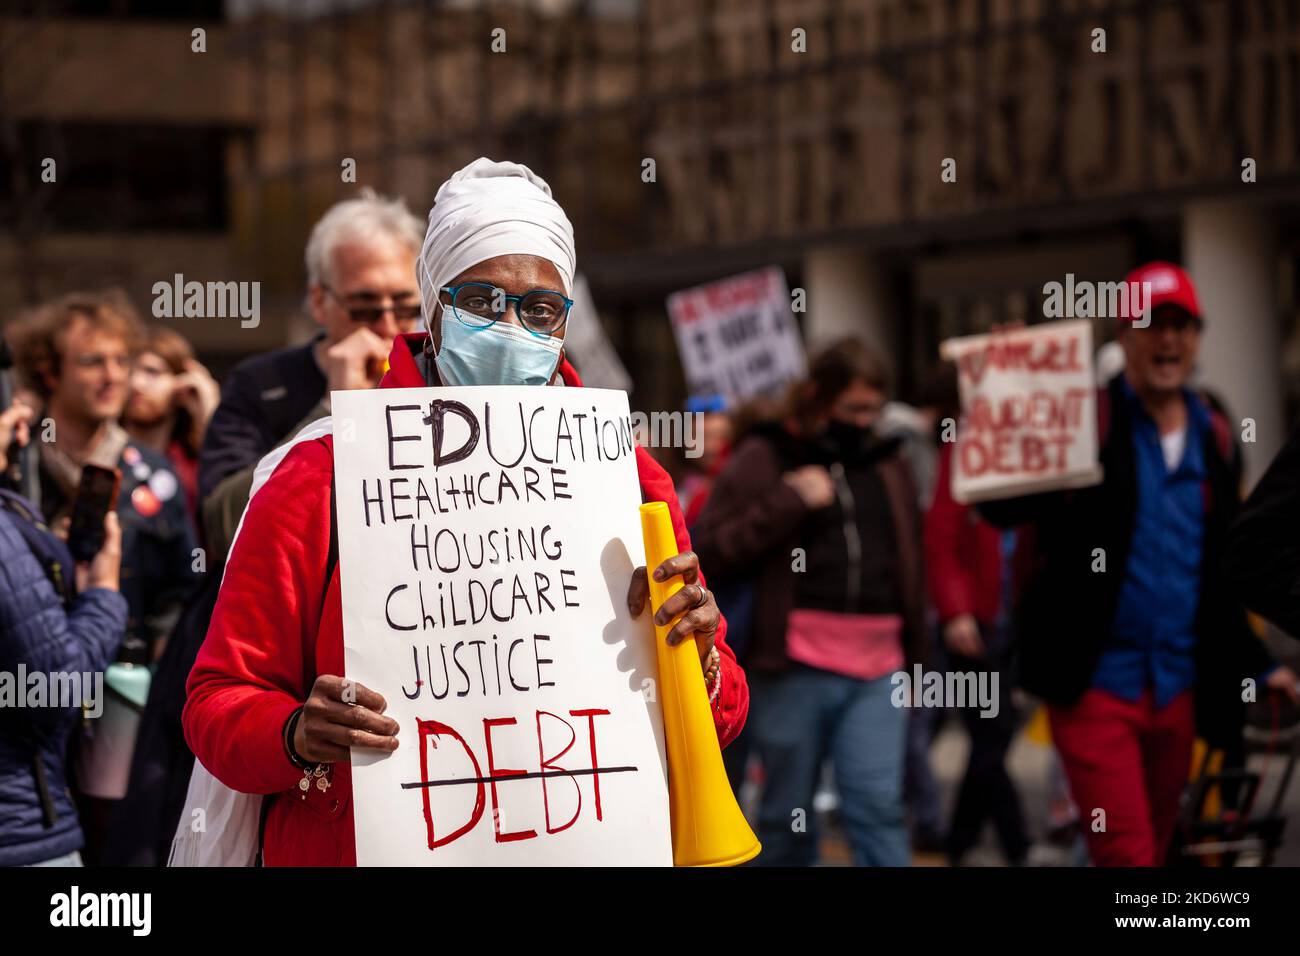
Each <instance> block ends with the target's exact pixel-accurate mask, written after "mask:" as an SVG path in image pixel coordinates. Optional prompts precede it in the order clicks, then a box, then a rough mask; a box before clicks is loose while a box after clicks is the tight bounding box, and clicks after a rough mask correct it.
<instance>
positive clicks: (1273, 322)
mask: <svg viewBox="0 0 1300 956" xmlns="http://www.w3.org/2000/svg"><path fill="white" fill-rule="evenodd" d="M1183 263H1184V265H1185V266H1186V268H1187V271H1188V272H1189V273H1190V274H1191V277H1192V281H1193V282H1194V283H1196V292H1197V295H1198V296H1199V297H1200V301H1201V310H1202V312H1204V313H1205V333H1204V335H1203V337H1202V340H1201V355H1200V366H1201V377H1200V381H1201V383H1202V384H1204V385H1205V386H1206V387H1207V388H1210V389H1212V390H1213V391H1214V392H1216V393H1217V394H1218V395H1219V396H1221V397H1222V399H1223V401H1224V403H1225V404H1226V406H1227V408H1228V411H1229V413H1231V415H1232V418H1233V420H1232V425H1233V428H1234V430H1235V431H1236V433H1237V435H1238V437H1240V435H1241V429H1242V425H1241V422H1242V419H1243V418H1252V419H1254V421H1255V442H1254V443H1253V444H1250V443H1248V444H1245V445H1243V448H1244V449H1245V467H1246V483H1247V488H1248V489H1249V488H1250V487H1253V486H1254V484H1255V481H1256V480H1257V479H1258V478H1259V476H1260V475H1262V474H1263V473H1264V470H1265V469H1266V468H1267V467H1268V464H1269V462H1271V461H1272V460H1273V456H1274V455H1275V454H1277V451H1278V449H1279V448H1281V446H1282V443H1283V442H1284V441H1285V440H1286V434H1285V428H1286V421H1285V418H1284V412H1283V403H1282V350H1281V332H1280V329H1279V326H1278V315H1277V299H1276V290H1275V282H1276V278H1275V272H1276V264H1277V246H1276V234H1275V231H1274V228H1273V223H1272V221H1271V219H1270V217H1269V215H1268V214H1267V212H1265V211H1264V210H1261V209H1259V208H1258V207H1255V206H1252V205H1249V204H1247V203H1243V202H1222V201H1217V200H1215V201H1204V202H1192V203H1189V204H1188V205H1187V207H1186V208H1185V209H1184V210H1183Z"/></svg>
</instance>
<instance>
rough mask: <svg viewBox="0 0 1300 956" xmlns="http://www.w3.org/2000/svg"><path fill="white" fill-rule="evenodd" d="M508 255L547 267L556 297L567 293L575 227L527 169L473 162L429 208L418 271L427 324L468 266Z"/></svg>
mask: <svg viewBox="0 0 1300 956" xmlns="http://www.w3.org/2000/svg"><path fill="white" fill-rule="evenodd" d="M507 255H532V256H540V257H541V258H543V259H547V260H549V261H550V262H553V263H554V264H555V268H556V269H557V270H559V273H560V278H561V279H562V280H563V282H564V288H563V289H562V290H560V291H563V292H564V293H565V295H569V294H571V291H572V289H573V273H574V271H575V269H576V266H577V263H576V259H575V256H574V251H573V226H572V225H571V224H570V223H569V219H568V217H567V216H566V215H565V214H564V210H563V209H561V208H560V204H559V203H557V202H556V201H555V200H554V199H552V198H551V187H550V186H548V185H547V184H546V180H544V179H542V177H540V176H538V175H537V174H536V173H534V172H533V171H532V170H531V169H529V168H528V167H527V166H521V165H520V164H519V163H498V162H494V161H492V160H490V159H487V158H485V157H479V158H478V159H476V160H474V162H472V163H470V164H469V165H468V166H466V167H465V168H464V169H462V170H460V171H459V172H457V173H453V174H452V177H451V178H450V179H448V180H447V181H446V182H445V183H443V184H442V186H441V187H440V188H439V189H438V195H437V196H436V197H434V200H433V208H432V209H430V210H429V231H428V232H427V233H426V234H425V237H424V248H423V249H421V250H420V261H419V265H418V267H417V269H416V273H417V277H418V279H419V282H420V297H421V299H422V300H423V302H424V315H425V321H426V322H427V321H429V320H430V319H431V318H432V317H433V316H434V314H435V313H436V309H435V303H436V302H437V301H438V290H439V289H441V288H442V287H443V286H445V285H447V284H448V283H449V282H450V281H451V280H452V279H454V278H455V277H456V276H458V275H460V274H461V273H462V272H464V271H465V270H466V269H468V268H469V267H470V266H474V265H477V264H478V263H480V262H483V261H484V260H486V259H491V258H493V257H495V256H507Z"/></svg>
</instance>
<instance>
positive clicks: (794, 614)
mask: <svg viewBox="0 0 1300 956" xmlns="http://www.w3.org/2000/svg"><path fill="white" fill-rule="evenodd" d="M902 635H903V619H902V618H901V617H899V616H898V615H897V614H837V613H835V612H834V611H814V610H810V609H808V608H796V609H795V610H793V611H791V612H790V619H789V621H788V622H787V623H786V631H785V646H786V653H787V654H788V655H789V657H790V659H791V660H795V661H798V662H799V663H801V664H807V665H809V666H810V667H819V668H821V669H822V670H828V671H833V672H834V673H836V674H844V675H845V676H848V677H857V678H859V679H861V680H875V679H876V678H877V677H883V676H884V675H885V674H889V673H892V672H894V671H896V670H898V669H899V668H901V667H902V666H903V640H902Z"/></svg>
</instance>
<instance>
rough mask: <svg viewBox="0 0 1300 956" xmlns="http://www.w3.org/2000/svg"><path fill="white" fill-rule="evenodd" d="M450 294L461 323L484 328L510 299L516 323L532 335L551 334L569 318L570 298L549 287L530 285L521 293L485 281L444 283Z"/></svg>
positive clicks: (500, 315) (498, 316) (500, 314)
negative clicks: (539, 287)
mask: <svg viewBox="0 0 1300 956" xmlns="http://www.w3.org/2000/svg"><path fill="white" fill-rule="evenodd" d="M440 291H442V292H445V293H447V295H449V296H451V308H452V314H454V315H455V316H456V318H457V319H458V320H460V322H461V323H462V324H463V325H468V326H470V327H471V328H480V329H484V328H487V327H488V326H489V325H492V324H493V323H494V322H499V321H500V320H501V319H503V318H505V314H506V309H507V308H509V306H510V304H511V303H514V306H515V315H516V316H518V318H519V324H520V325H522V326H523V327H524V328H525V329H527V330H528V331H529V332H531V333H533V334H534V335H538V336H542V335H554V334H555V333H556V332H558V331H559V330H560V329H561V328H562V327H563V326H564V323H565V322H566V321H568V318H569V310H570V309H571V308H573V300H572V299H570V298H568V297H566V296H564V295H562V294H561V293H559V292H553V291H551V290H549V289H533V290H532V291H531V292H525V293H524V294H523V295H506V293H505V290H504V289H501V288H499V287H498V286H494V285H491V284H489V283H487V282H462V283H461V284H460V285H449V286H443V288H442V289H441V290H440Z"/></svg>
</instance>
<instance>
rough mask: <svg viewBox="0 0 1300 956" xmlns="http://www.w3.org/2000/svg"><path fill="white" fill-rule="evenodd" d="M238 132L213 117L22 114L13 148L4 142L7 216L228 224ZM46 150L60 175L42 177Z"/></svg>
mask: <svg viewBox="0 0 1300 956" xmlns="http://www.w3.org/2000/svg"><path fill="white" fill-rule="evenodd" d="M233 135H235V133H234V131H232V130H230V129H227V128H224V127H212V126H161V125H160V126H149V125H133V126H118V125H110V124H98V123H48V122H39V121H38V122H30V123H21V124H19V126H18V136H17V140H16V145H17V149H16V150H13V149H6V148H4V147H5V146H8V145H10V144H12V143H14V141H13V140H10V141H9V143H4V142H0V222H4V223H5V224H12V223H13V222H14V221H15V220H16V219H17V218H18V217H19V216H20V215H22V216H25V217H28V219H29V220H31V221H30V222H29V225H32V226H35V227H36V228H37V229H39V230H40V231H42V232H49V231H54V232H58V231H114V232H115V231H128V232H129V231H137V230H182V231H214V232H215V231H221V230H224V229H225V228H226V225H227V208H226V204H227V188H226V172H225V153H226V144H227V143H228V142H229V139H230V137H231V136H233ZM46 157H49V158H52V159H53V160H54V161H55V163H56V166H55V170H56V174H57V175H56V180H55V182H53V183H44V182H42V181H41V170H42V164H43V161H44V159H45V158H46ZM14 164H20V167H21V170H20V171H21V173H22V175H20V176H15V175H14ZM37 190H40V191H42V192H40V193H38V192H36V191H37ZM45 190H48V191H49V192H48V193H44V191H45Z"/></svg>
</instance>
